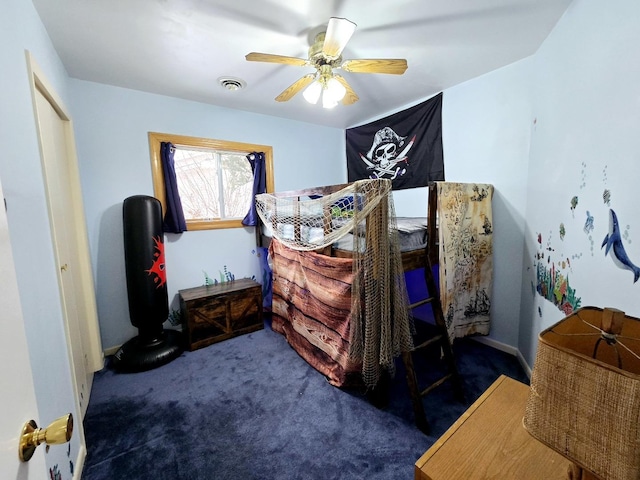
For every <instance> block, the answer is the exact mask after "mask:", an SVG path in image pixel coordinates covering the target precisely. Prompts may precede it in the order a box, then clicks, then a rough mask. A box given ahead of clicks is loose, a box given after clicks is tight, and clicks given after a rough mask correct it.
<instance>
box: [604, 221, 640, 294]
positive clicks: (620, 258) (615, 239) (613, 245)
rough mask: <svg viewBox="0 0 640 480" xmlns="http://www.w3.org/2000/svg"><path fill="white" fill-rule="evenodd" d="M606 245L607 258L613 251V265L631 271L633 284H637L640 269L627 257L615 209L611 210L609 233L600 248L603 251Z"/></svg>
mask: <svg viewBox="0 0 640 480" xmlns="http://www.w3.org/2000/svg"><path fill="white" fill-rule="evenodd" d="M605 245H606V247H607V248H605V250H604V254H605V256H606V255H607V253H609V250H611V258H612V260H613V263H615V264H616V265H617V266H618V267H620V268H623V269H627V270H631V271H632V272H633V283H636V282H637V281H638V278H640V268H638V267H636V266H635V265H634V264H633V263H632V262H631V260H629V257H628V256H627V252H626V250H625V249H624V245H623V244H622V237H621V236H620V226H619V224H618V216H617V215H616V212H614V211H613V209H609V233H608V234H607V235H606V236H605V237H604V240H603V241H602V245H601V246H600V248H601V249H602V247H604V246H605Z"/></svg>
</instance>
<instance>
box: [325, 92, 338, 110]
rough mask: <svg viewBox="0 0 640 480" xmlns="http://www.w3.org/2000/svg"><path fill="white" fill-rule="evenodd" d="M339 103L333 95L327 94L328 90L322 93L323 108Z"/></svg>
mask: <svg viewBox="0 0 640 480" xmlns="http://www.w3.org/2000/svg"><path fill="white" fill-rule="evenodd" d="M336 105H338V102H337V101H336V100H335V99H334V98H332V97H331V95H327V91H326V90H325V91H324V93H323V95H322V108H327V109H329V108H333V107H335V106H336Z"/></svg>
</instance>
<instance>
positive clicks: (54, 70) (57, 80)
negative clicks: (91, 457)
mask: <svg viewBox="0 0 640 480" xmlns="http://www.w3.org/2000/svg"><path fill="white" fill-rule="evenodd" d="M25 50H29V51H31V53H32V54H33V56H34V58H35V60H36V62H37V63H38V64H39V66H40V67H41V69H42V70H43V71H44V73H45V75H46V77H47V79H48V80H49V82H50V83H51V84H52V85H53V87H54V89H55V90H56V92H57V93H58V95H60V96H61V97H62V99H63V101H64V102H65V103H67V94H68V91H67V80H68V78H67V75H66V72H65V70H64V68H63V67H62V64H61V62H60V60H59V58H58V56H57V54H56V52H55V51H54V49H53V47H52V45H51V42H50V41H49V37H48V36H47V33H46V31H45V29H44V27H43V25H42V23H41V22H40V19H39V17H38V15H37V13H36V11H35V9H34V7H33V5H32V4H31V2H29V1H24V0H6V1H4V2H3V4H2V28H1V29H0V64H1V65H2V74H1V75H0V144H2V147H3V152H2V155H0V179H1V181H2V188H3V191H4V196H5V200H6V203H7V217H8V221H9V230H10V236H11V243H12V248H13V254H14V258H15V265H16V273H17V277H18V286H19V289H20V299H21V303H22V312H23V316H24V323H25V331H26V334H27V341H28V343H29V347H30V352H29V353H30V359H31V366H32V369H33V376H34V384H35V392H36V396H37V401H38V410H39V418H36V419H35V420H36V421H37V422H38V424H41V423H45V424H46V423H48V422H50V421H52V420H54V419H55V418H57V417H59V416H60V415H63V414H65V413H67V412H71V413H73V414H74V416H75V417H76V418H77V419H79V418H81V417H80V415H79V413H78V412H77V411H76V409H75V403H74V397H73V388H72V383H71V370H70V366H69V359H68V356H67V350H66V347H65V342H66V340H65V336H64V335H65V334H64V323H63V317H62V309H61V304H60V293H59V290H58V283H57V282H58V279H57V272H56V266H55V263H54V257H53V247H52V243H51V242H52V241H51V231H50V228H49V219H48V215H47V204H46V199H45V190H44V181H43V176H42V170H41V163H40V152H39V146H38V137H37V133H36V123H35V119H34V110H33V102H32V98H31V93H30V90H29V84H30V81H29V75H28V73H27V62H26V57H25ZM67 105H68V103H67ZM1 294H2V293H1V292H0V295H1ZM0 328H1V327H0ZM0 334H1V333H0ZM2 368H11V366H10V365H3V367H2ZM25 381H30V380H29V379H25ZM26 420H28V419H16V421H17V422H18V421H19V422H24V421H26ZM18 431H19V430H16V432H15V433H16V435H17V433H18ZM70 445H71V452H70V457H67V448H66V447H60V448H56V447H53V448H52V449H51V450H50V451H49V453H47V454H46V457H45V458H46V463H47V466H48V467H49V468H53V467H54V466H55V465H59V472H60V474H61V475H62V478H63V479H65V480H66V479H70V478H71V473H70V469H69V460H70V459H71V460H72V461H74V462H75V459H76V458H77V456H78V452H79V434H75V435H74V436H73V438H72V440H71V444H70ZM36 455H44V451H38V452H36ZM45 476H47V477H48V472H46V473H45V472H42V478H45Z"/></svg>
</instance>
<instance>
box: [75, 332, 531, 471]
mask: <svg viewBox="0 0 640 480" xmlns="http://www.w3.org/2000/svg"><path fill="white" fill-rule="evenodd" d="M455 353H456V358H457V362H458V369H459V371H460V373H461V375H462V378H463V382H464V389H465V394H466V397H467V398H466V402H464V403H461V402H459V401H456V400H455V399H454V397H453V392H452V389H451V388H450V386H449V385H448V384H447V383H445V384H444V385H443V386H441V387H439V388H438V389H436V390H435V391H434V392H432V393H430V394H429V395H428V396H427V397H426V398H425V399H424V405H425V409H426V411H427V417H428V419H429V422H430V424H431V433H430V435H424V434H423V433H422V432H420V431H419V430H418V429H417V428H416V427H415V425H414V419H413V410H412V408H411V401H410V398H409V395H408V390H407V385H406V381H405V378H404V371H403V369H402V365H401V364H400V362H399V365H398V371H397V373H396V375H395V377H394V378H393V379H392V380H391V388H390V391H389V398H388V404H387V405H386V406H385V407H383V408H376V407H375V406H373V405H372V404H371V403H370V402H369V401H367V399H366V395H365V393H364V392H362V391H359V390H358V389H353V390H341V389H338V388H335V387H333V386H331V385H330V384H329V383H327V382H326V380H325V379H324V377H323V376H322V375H321V374H319V373H318V372H316V371H315V370H313V369H312V368H311V367H309V366H308V365H307V363H306V362H305V361H304V360H302V359H301V358H300V357H299V356H298V355H297V354H296V353H295V351H293V350H292V349H291V348H290V347H289V346H288V344H287V343H286V342H285V340H284V338H283V337H282V336H281V335H279V334H277V333H274V332H273V331H272V330H271V329H270V327H269V325H268V324H267V325H266V328H265V329H264V330H260V331H258V332H255V333H251V334H248V335H244V336H241V337H236V338H233V339H230V340H227V341H224V342H221V343H217V344H214V345H211V346H209V347H207V348H203V349H201V350H197V351H194V352H186V353H184V354H183V355H182V356H180V357H179V358H177V359H176V360H174V361H173V362H171V363H169V364H167V365H164V366H162V367H160V368H157V369H155V370H151V371H148V372H142V373H134V374H122V373H116V372H114V371H113V370H112V369H110V368H105V369H104V370H102V371H100V372H98V373H97V374H96V377H95V380H94V384H93V389H92V394H91V399H90V402H89V407H88V410H87V414H86V417H85V420H84V427H85V432H86V440H87V448H88V452H89V453H88V456H87V460H86V463H85V466H84V473H83V476H82V478H83V480H107V479H109V480H113V479H118V480H121V479H136V480H146V479H149V480H151V479H153V480H164V479H167V480H169V479H171V480H183V479H184V480H199V479H202V480H205V479H206V480H251V479H268V480H275V479H278V480H279V479H286V480H289V479H305V480H306V479H322V480H332V479H344V480H346V479H359V480H360V479H365V478H366V479H370V480H395V479H399V480H400V479H402V480H410V479H412V478H413V465H414V463H415V461H416V460H417V459H418V458H419V457H420V456H421V455H422V454H423V453H424V452H425V450H427V449H428V448H429V447H430V446H431V445H432V444H433V442H435V440H436V439H437V438H438V437H439V436H440V435H442V434H443V433H444V432H445V431H446V429H447V428H448V427H449V426H450V425H451V424H452V423H453V422H454V421H455V420H456V419H457V418H458V417H459V416H460V415H461V414H462V413H463V412H464V411H465V410H466V408H467V407H468V406H469V405H470V404H471V403H472V402H473V401H474V400H475V399H476V398H478V397H479V396H480V395H481V394H482V392H483V391H484V390H485V389H486V388H487V387H489V386H490V385H491V383H493V381H494V380H495V379H496V378H498V376H499V375H501V374H506V375H508V376H510V377H513V378H516V379H518V380H520V381H523V382H525V383H528V379H527V377H526V375H525V373H524V371H523V370H522V368H521V367H520V366H519V364H518V362H517V359H516V358H515V357H513V356H511V355H508V354H505V353H504V352H500V351H497V350H495V349H492V348H490V347H487V346H486V345H482V344H480V343H479V342H475V341H472V340H467V339H465V340H462V341H460V340H459V341H456V345H455ZM421 362H422V360H418V361H417V364H420V363H421ZM424 362H428V363H429V365H430V368H429V369H430V370H433V369H434V367H433V364H434V363H438V359H437V358H433V359H428V358H425V360H424ZM418 366H419V365H418Z"/></svg>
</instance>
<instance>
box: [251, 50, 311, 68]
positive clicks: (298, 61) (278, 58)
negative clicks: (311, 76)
mask: <svg viewBox="0 0 640 480" xmlns="http://www.w3.org/2000/svg"><path fill="white" fill-rule="evenodd" d="M244 58H246V59H247V60H248V61H250V62H270V63H283V64H285V65H296V66H300V67H303V66H305V65H307V62H308V61H307V60H305V59H304V58H298V57H285V56H283V55H273V54H271V53H258V52H251V53H247V55H245V57H244Z"/></svg>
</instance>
